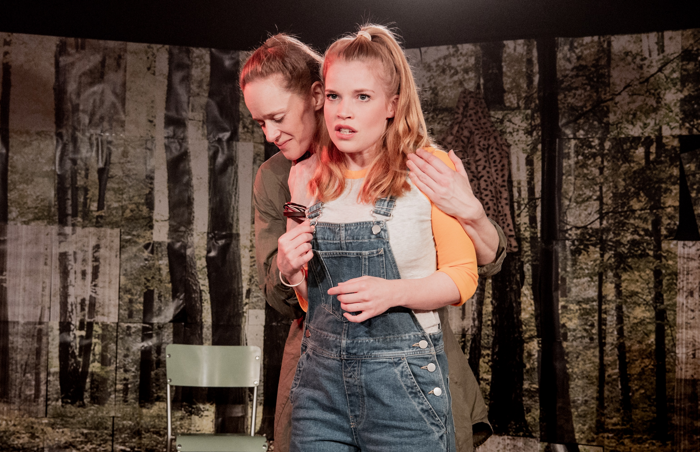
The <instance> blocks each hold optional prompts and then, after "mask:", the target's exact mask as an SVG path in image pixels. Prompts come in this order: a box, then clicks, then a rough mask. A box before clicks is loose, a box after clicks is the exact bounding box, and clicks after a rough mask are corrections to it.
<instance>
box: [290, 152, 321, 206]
mask: <svg viewBox="0 0 700 452" xmlns="http://www.w3.org/2000/svg"><path fill="white" fill-rule="evenodd" d="M317 165H318V156H316V154H314V155H312V156H311V157H309V158H308V159H306V160H302V161H301V162H298V163H295V164H294V165H292V169H291V170H289V178H288V179H287V183H288V184H289V193H290V194H291V195H292V199H291V201H292V202H294V203H297V204H301V205H302V206H306V207H310V206H309V204H311V202H312V201H313V194H311V193H309V189H308V187H309V181H310V180H311V178H312V177H313V176H314V172H316V166H317Z"/></svg>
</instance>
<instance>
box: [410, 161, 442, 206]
mask: <svg viewBox="0 0 700 452" xmlns="http://www.w3.org/2000/svg"><path fill="white" fill-rule="evenodd" d="M409 163H410V162H409ZM409 168H410V166H409ZM408 177H410V178H411V180H412V181H413V183H414V184H415V185H416V187H418V190H420V191H422V192H423V193H425V196H427V197H428V198H429V199H431V200H432V199H434V198H435V196H436V195H435V191H434V190H433V189H432V188H430V187H428V186H427V185H426V184H424V183H423V181H422V180H421V178H420V176H419V175H418V174H417V173H415V172H413V171H411V172H410V173H408Z"/></svg>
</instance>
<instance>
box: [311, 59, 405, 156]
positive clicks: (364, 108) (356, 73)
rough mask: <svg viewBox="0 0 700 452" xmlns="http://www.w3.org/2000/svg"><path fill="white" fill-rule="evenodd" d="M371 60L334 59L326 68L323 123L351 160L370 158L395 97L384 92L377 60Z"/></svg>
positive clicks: (394, 106) (391, 110)
mask: <svg viewBox="0 0 700 452" xmlns="http://www.w3.org/2000/svg"><path fill="white" fill-rule="evenodd" d="M372 63H375V62H373V61H367V62H365V61H359V60H353V61H344V60H336V61H334V62H333V63H332V64H331V66H330V67H329V68H328V70H327V71H326V80H325V84H326V103H325V106H324V107H323V108H324V110H323V111H324V116H325V119H326V127H327V128H328V133H329V134H330V136H331V139H332V140H333V143H334V144H335V145H336V147H337V148H338V149H339V150H340V151H341V152H343V153H345V154H346V156H348V157H349V158H350V159H352V160H356V159H358V158H360V159H362V160H364V161H367V160H368V159H372V158H373V154H374V152H375V144H376V143H377V142H378V141H379V140H380V139H381V137H382V135H383V134H384V131H385V130H386V126H387V119H389V118H393V117H394V113H395V108H396V100H397V99H398V96H396V95H394V96H389V95H388V94H387V92H386V86H385V84H384V81H383V80H382V79H381V78H380V77H379V73H378V71H379V70H380V69H377V67H379V66H380V64H379V63H375V64H372ZM351 154H355V155H351Z"/></svg>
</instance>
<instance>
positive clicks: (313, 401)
mask: <svg viewBox="0 0 700 452" xmlns="http://www.w3.org/2000/svg"><path fill="white" fill-rule="evenodd" d="M395 202H396V201H395V199H394V198H382V199H380V200H378V201H377V202H376V204H375V206H374V209H373V216H374V218H375V221H365V222H358V223H346V224H334V223H318V220H319V217H320V215H321V213H322V209H323V206H322V204H321V203H319V204H316V205H314V206H312V207H311V208H310V209H309V214H308V217H309V218H310V219H311V223H312V224H315V232H314V237H313V239H312V241H311V245H312V248H313V251H314V257H313V259H312V260H311V261H310V262H309V272H308V281H307V282H308V298H309V307H308V312H307V314H306V324H305V331H304V338H303V340H302V346H301V347H302V348H301V353H302V354H301V358H300V360H299V364H298V366H297V371H296V375H295V377H294V382H293V383H292V390H291V395H290V400H291V403H292V406H293V408H292V438H291V447H290V450H291V451H293V452H336V451H359V450H362V451H382V452H386V451H396V452H405V451H407V450H410V451H415V452H437V451H453V450H454V425H453V420H452V408H451V399H450V392H449V384H448V379H447V378H448V377H447V358H446V356H445V352H444V346H443V341H442V332H437V333H432V334H428V333H426V332H425V331H424V330H423V328H422V327H421V326H420V324H419V323H418V321H417V320H416V317H415V316H414V315H413V312H412V311H411V310H410V309H407V308H393V309H390V310H389V311H387V312H386V313H384V314H382V315H379V316H376V317H374V318H372V319H369V320H367V321H365V322H362V323H353V322H349V321H348V320H347V319H346V318H345V317H343V311H342V310H341V308H340V302H339V301H338V299H337V297H335V296H330V295H328V294H327V291H328V289H330V288H331V287H333V286H336V285H337V284H338V283H340V282H343V281H347V280H349V279H353V278H357V277H360V276H365V275H369V276H376V277H379V278H385V279H399V278H400V275H399V271H398V268H397V266H396V262H395V260H394V256H393V254H392V251H391V247H390V246H389V236H388V232H387V227H386V221H387V220H390V218H391V213H392V210H393V208H394V205H395Z"/></svg>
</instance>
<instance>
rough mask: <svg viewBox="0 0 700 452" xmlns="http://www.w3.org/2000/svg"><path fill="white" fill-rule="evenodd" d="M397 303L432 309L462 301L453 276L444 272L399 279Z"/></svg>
mask: <svg viewBox="0 0 700 452" xmlns="http://www.w3.org/2000/svg"><path fill="white" fill-rule="evenodd" d="M393 281H395V282H396V303H397V304H396V305H395V306H403V307H406V308H409V309H417V310H422V311H430V310H435V309H439V308H442V307H444V306H448V305H452V304H457V303H459V302H460V293H459V289H458V288H457V285H456V284H455V282H454V281H452V278H450V277H449V276H447V274H445V273H443V272H439V271H437V272H435V273H433V274H432V275H430V276H428V277H425V278H419V279H397V280H393Z"/></svg>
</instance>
